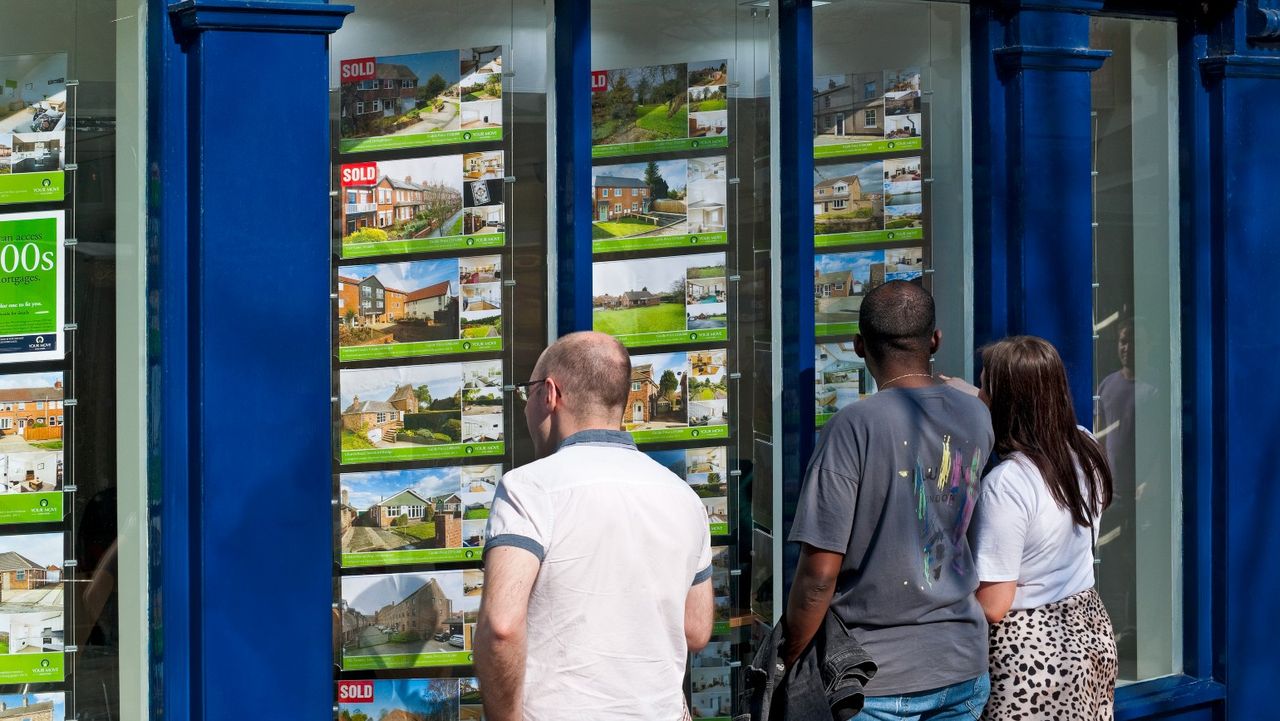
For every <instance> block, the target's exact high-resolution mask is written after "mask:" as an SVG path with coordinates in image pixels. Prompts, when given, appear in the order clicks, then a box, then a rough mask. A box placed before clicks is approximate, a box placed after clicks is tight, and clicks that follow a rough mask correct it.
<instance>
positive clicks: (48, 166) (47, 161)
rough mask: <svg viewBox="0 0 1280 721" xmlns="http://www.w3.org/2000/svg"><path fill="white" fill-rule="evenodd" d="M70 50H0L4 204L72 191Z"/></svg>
mask: <svg viewBox="0 0 1280 721" xmlns="http://www.w3.org/2000/svg"><path fill="white" fill-rule="evenodd" d="M71 110H72V108H71V106H70V105H69V104H68V102H67V54H66V53H45V54H35V55H7V56H0V205H6V204H9V203H50V202H54V203H56V202H58V201H61V200H62V199H63V198H64V197H65V196H66V172H65V170H64V168H65V164H66V154H67V124H68V117H69V113H70V112H71Z"/></svg>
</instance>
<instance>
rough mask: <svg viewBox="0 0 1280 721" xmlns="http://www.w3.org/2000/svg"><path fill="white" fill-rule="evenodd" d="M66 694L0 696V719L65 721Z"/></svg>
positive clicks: (26, 693)
mask: <svg viewBox="0 0 1280 721" xmlns="http://www.w3.org/2000/svg"><path fill="white" fill-rule="evenodd" d="M66 718H67V704H66V694H64V693H62V692H53V693H32V692H30V691H27V692H23V693H6V694H0V719H5V721H10V720H13V721H66Z"/></svg>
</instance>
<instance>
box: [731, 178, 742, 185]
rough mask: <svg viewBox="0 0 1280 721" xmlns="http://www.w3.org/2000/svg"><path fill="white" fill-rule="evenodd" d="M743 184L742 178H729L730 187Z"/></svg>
mask: <svg viewBox="0 0 1280 721" xmlns="http://www.w3.org/2000/svg"><path fill="white" fill-rule="evenodd" d="M741 182H742V178H729V185H737V184H738V183H741Z"/></svg>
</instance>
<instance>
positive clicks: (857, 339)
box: [853, 333, 867, 358]
mask: <svg viewBox="0 0 1280 721" xmlns="http://www.w3.org/2000/svg"><path fill="white" fill-rule="evenodd" d="M853 352H854V353H857V354H858V357H859V358H866V357H867V343H866V341H864V340H863V339H862V334H861V333H858V334H857V335H855V336H853Z"/></svg>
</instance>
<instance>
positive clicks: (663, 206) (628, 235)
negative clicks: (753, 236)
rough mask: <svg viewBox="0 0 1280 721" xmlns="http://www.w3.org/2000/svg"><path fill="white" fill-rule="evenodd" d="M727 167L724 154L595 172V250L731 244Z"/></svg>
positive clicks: (624, 165) (610, 167) (603, 167)
mask: <svg viewBox="0 0 1280 721" xmlns="http://www.w3.org/2000/svg"><path fill="white" fill-rule="evenodd" d="M725 163H726V159H725V157H724V156H722V155H720V156H712V157H705V158H689V159H676V160H648V161H643V162H636V163H622V164H618V165H597V166H595V167H594V168H592V178H591V195H592V198H591V207H592V211H591V212H592V222H591V249H592V252H594V253H611V252H616V251H625V250H650V249H655V248H688V247H693V246H700V245H724V244H725V243H727V242H728V237H729V236H728V233H727V232H726V231H727V226H726V223H727V220H728V218H727V215H726V213H727V196H728V187H729V186H728V174H727V172H726V170H725V168H726V164H725Z"/></svg>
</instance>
